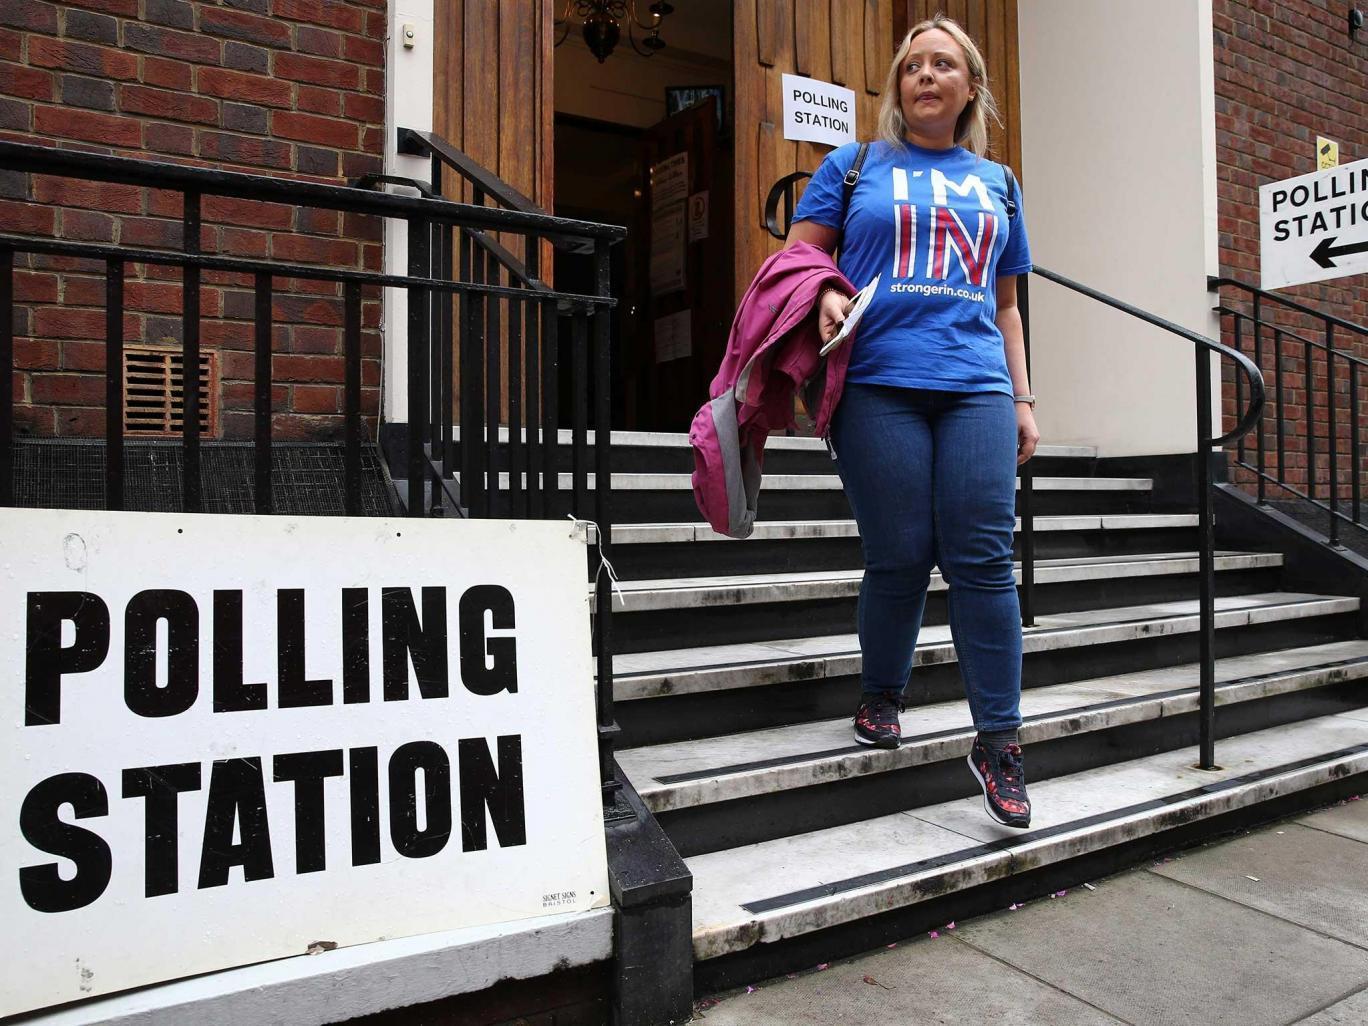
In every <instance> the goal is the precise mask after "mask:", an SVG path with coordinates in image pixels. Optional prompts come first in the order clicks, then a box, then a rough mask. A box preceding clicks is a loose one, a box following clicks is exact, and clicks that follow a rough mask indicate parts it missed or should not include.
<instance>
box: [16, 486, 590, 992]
mask: <svg viewBox="0 0 1368 1026" xmlns="http://www.w3.org/2000/svg"><path fill="white" fill-rule="evenodd" d="M585 565H586V563H585V545H584V539H583V535H582V533H580V532H579V531H577V529H576V527H575V526H574V525H571V524H569V523H554V522H552V523H533V522H525V521H522V522H508V521H483V522H481V521H457V522H452V521H414V520H391V519H341V518H337V519H334V518H321V517H320V518H291V517H252V516H233V517H219V516H207V515H200V516H190V515H180V514H146V513H105V512H90V511H59V510H4V511H3V512H2V513H0V567H3V576H0V624H3V625H4V627H3V631H0V668H3V674H4V687H3V688H2V689H0V714H2V716H3V719H0V731H3V744H0V922H3V923H4V929H3V931H0V937H2V938H3V939H0V964H3V965H4V967H5V968H4V972H3V973H0V1016H5V1015H12V1014H14V1013H17V1012H23V1011H27V1010H30V1009H34V1008H41V1007H45V1006H48V1005H52V1004H57V1003H60V1002H66V1001H72V1000H75V999H79V998H83V997H87V996H89V995H93V994H103V993H108V992H111V991H116V990H121V989H124V988H128V987H134V986H139V985H142V984H147V983H152V982H156V981H161V980H167V979H172V978H175V977H179V976H186V975H190V974H193V973H202V972H206V971H210V970H215V969H221V968H225V967H229V966H235V965H241V964H244V963H249V962H259V961H263V960H266V959H272V958H280V957H284V956H288V955H303V954H305V953H316V952H319V951H327V950H329V949H331V948H332V947H335V946H338V945H349V944H359V943H363V942H366V941H373V940H379V939H382V938H390V937H398V936H405V935H412V934H419V933H428V932H434V931H439V930H447V929H454V928H457V927H461V926H467V925H476V924H483V923H491V922H498V921H504V920H510V919H517V918H521V917H527V916H534V915H543V914H547V913H549V912H567V911H575V910H582V909H588V908H592V907H595V906H601V905H606V904H607V903H608V900H609V898H608V892H607V866H606V858H605V849H604V837H603V819H602V811H601V805H600V798H599V787H598V764H597V757H596V731H595V720H594V706H593V687H594V680H593V664H592V662H591V659H590V646H589V608H588V603H587V602H586V597H585ZM323 957H326V955H324V956H323Z"/></svg>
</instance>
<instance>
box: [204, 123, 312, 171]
mask: <svg viewBox="0 0 1368 1026" xmlns="http://www.w3.org/2000/svg"><path fill="white" fill-rule="evenodd" d="M200 156H202V157H208V158H210V159H212V160H215V161H220V162H223V163H226V164H246V165H250V166H252V167H272V168H280V169H287V168H289V166H290V157H291V152H290V147H289V145H288V144H287V143H283V142H279V141H277V140H275V139H263V138H261V137H259V136H254V135H233V134H230V133H226V132H202V133H201V134H200Z"/></svg>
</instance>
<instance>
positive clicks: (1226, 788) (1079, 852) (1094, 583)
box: [612, 433, 1368, 994]
mask: <svg viewBox="0 0 1368 1026" xmlns="http://www.w3.org/2000/svg"><path fill="white" fill-rule="evenodd" d="M613 442H614V444H613V472H614V481H613V487H614V490H615V494H614V499H613V510H614V516H613V520H614V529H613V547H612V558H613V562H614V564H615V567H616V569H617V571H618V574H619V576H620V577H621V578H622V594H621V596H620V598H618V599H616V600H615V602H614V620H613V634H614V651H615V653H616V655H615V660H614V671H615V674H616V680H615V698H616V715H617V720H618V722H619V724H620V725H621V728H622V734H621V737H620V739H619V764H620V766H621V768H622V769H623V771H624V772H625V773H626V775H627V777H628V778H629V779H630V781H631V783H632V785H633V786H634V787H635V789H636V790H637V791H638V792H639V794H640V795H641V798H642V800H643V801H644V802H645V804H646V805H647V806H648V807H649V808H650V809H651V810H652V811H653V812H654V813H655V815H656V817H657V819H658V821H659V822H660V824H661V826H662V827H663V828H664V830H665V831H666V833H667V834H668V835H669V837H670V839H671V840H672V841H673V843H674V845H675V846H676V848H677V849H678V850H679V852H680V854H681V855H682V856H684V858H685V860H686V862H687V864H688V866H689V868H690V870H691V871H692V873H693V876H694V892H693V948H694V958H695V986H696V991H697V993H699V994H703V993H706V992H708V991H710V990H716V989H719V988H722V987H726V986H730V985H734V984H736V983H741V982H747V981H750V980H755V979H759V978H762V977H765V976H769V975H774V974H777V973H781V972H785V971H791V970H793V969H797V968H802V967H808V966H811V965H814V964H816V963H818V962H823V961H828V960H830V959H832V958H835V957H839V956H841V955H844V954H848V953H853V952H855V951H859V950H864V949H868V948H871V947H874V946H876V945H878V944H882V943H888V942H891V941H893V940H896V939H898V938H899V937H905V936H908V935H909V934H912V933H915V932H919V931H921V930H924V929H928V928H934V927H935V926H939V925H943V924H945V923H947V922H949V921H951V920H953V919H955V918H957V917H961V918H962V917H966V916H969V915H973V914H978V913H981V912H984V911H987V910H989V909H994V908H1001V907H1006V906H1007V905H1009V904H1010V903H1011V902H1013V901H1017V900H1026V899H1027V898H1030V897H1034V896H1036V895H1040V894H1044V893H1047V892H1048V891H1050V890H1053V889H1055V888H1057V887H1060V886H1068V885H1070V884H1072V883H1077V882H1079V881H1081V880H1085V879H1088V878H1089V877H1090V876H1094V875H1099V874H1100V873H1101V872H1109V871H1111V870H1113V869H1116V868H1119V867H1120V866H1122V865H1127V864H1132V863H1134V862H1136V861H1140V860H1142V859H1144V858H1146V857H1147V856H1148V855H1149V854H1150V853H1152V852H1154V851H1159V850H1164V849H1166V848H1172V847H1176V846H1178V845H1181V844H1185V843H1191V842H1192V841H1194V840H1197V839H1199V838H1201V837H1205V836H1209V835H1211V834H1214V833H1218V832H1223V831H1226V830H1230V829H1234V828H1236V827H1238V826H1240V825H1243V824H1244V823H1246V822H1252V821H1255V820H1258V819H1262V818H1267V817H1269V816H1273V815H1278V814H1282V813H1284V812H1286V811H1290V810H1292V809H1295V808H1297V807H1300V806H1301V805H1305V804H1311V803H1313V802H1315V801H1318V800H1325V799H1326V798H1327V797H1328V796H1329V797H1334V796H1338V791H1336V789H1337V788H1338V789H1341V790H1342V789H1343V788H1345V787H1347V786H1350V785H1357V784H1361V782H1362V781H1363V780H1364V779H1368V777H1364V776H1361V775H1364V774H1368V684H1365V678H1368V640H1362V633H1363V632H1362V630H1361V628H1360V624H1361V622H1362V620H1361V616H1360V610H1359V600H1358V599H1357V598H1354V597H1345V596H1339V595H1333V594H1309V593H1306V592H1304V591H1293V590H1286V589H1285V588H1284V587H1283V577H1284V567H1283V562H1284V557H1283V555H1282V554H1280V553H1278V552H1233V551H1220V552H1218V555H1217V561H1216V571H1217V595H1218V600H1217V614H1216V654H1217V660H1218V661H1217V665H1216V678H1217V686H1218V695H1217V702H1218V709H1217V721H1216V722H1217V736H1218V737H1219V738H1222V739H1223V740H1220V741H1219V742H1218V744H1217V747H1216V755H1217V762H1218V763H1219V765H1220V767H1221V768H1220V769H1218V770H1214V771H1203V770H1200V769H1197V768H1194V767H1195V763H1196V761H1197V749H1196V745H1197V737H1198V734H1197V732H1198V726H1197V709H1198V694H1197V681H1198V667H1197V662H1196V661H1197V658H1198V641H1199V639H1198V634H1197V630H1198V616H1197V610H1198V606H1197V576H1196V574H1197V566H1198V563H1197V552H1196V524H1197V518H1196V516H1195V514H1193V513H1192V512H1190V511H1189V510H1183V509H1173V508H1161V507H1163V506H1164V505H1165V504H1164V503H1160V502H1158V501H1156V500H1155V498H1154V496H1153V494H1152V488H1153V482H1152V481H1151V480H1150V479H1147V478H1141V477H1130V476H1127V477H1109V476H1106V473H1105V470H1104V469H1103V468H1102V466H1101V464H1100V462H1099V461H1098V460H1097V459H1096V455H1095V453H1093V452H1092V451H1090V450H1086V449H1079V448H1061V447H1048V446H1047V447H1044V448H1043V449H1042V450H1041V452H1040V454H1039V455H1038V456H1037V458H1036V462H1035V473H1036V475H1037V476H1036V479H1035V481H1036V509H1037V514H1036V551H1037V566H1036V607H1037V612H1036V618H1037V619H1036V624H1035V626H1033V627H1030V628H1027V630H1026V633H1025V639H1024V678H1023V679H1024V684H1023V694H1022V714H1023V717H1024V719H1025V723H1024V725H1023V727H1022V730H1021V739H1022V743H1023V745H1024V747H1025V751H1026V770H1027V780H1028V782H1029V784H1030V788H1031V797H1032V801H1033V805H1034V818H1033V823H1032V826H1031V829H1030V830H1028V831H1014V830H1011V829H1008V828H1006V827H1002V826H999V825H998V824H997V823H995V822H994V821H992V820H990V819H989V818H988V816H987V814H986V813H985V811H984V809H983V800H982V797H981V795H980V793H979V791H978V789H977V786H976V784H975V781H974V779H973V777H972V775H971V773H970V771H969V768H968V766H966V765H965V755H966V754H967V752H968V747H969V744H970V741H971V739H972V737H973V727H972V724H971V721H970V718H969V712H968V706H967V703H966V702H965V700H964V697H963V688H962V684H961V682H960V679H959V675H958V670H957V667H956V662H955V651H954V648H953V645H952V644H951V641H950V633H949V627H948V625H947V618H946V610H945V601H944V598H945V585H944V583H943V582H942V581H941V580H940V579H939V578H933V581H932V585H931V594H930V595H929V597H928V602H927V607H926V615H925V621H924V626H923V629H922V632H921V636H920V639H919V642H918V647H917V653H916V665H915V668H914V670H913V673H912V679H911V683H910V685H909V687H908V690H907V694H906V698H907V701H908V705H909V708H908V710H907V712H906V713H905V714H904V716H903V734H904V741H903V745H902V747H901V748H900V749H898V750H896V751H881V750H872V749H869V748H866V747H863V746H860V745H857V744H856V743H855V741H854V738H853V736H852V733H851V730H850V716H851V714H852V712H853V709H854V706H855V704H856V699H857V696H858V693H859V670H860V651H859V642H858V639H857V637H856V636H855V633H854V623H855V606H856V597H857V594H858V591H859V585H860V579H861V572H862V571H861V559H860V549H859V538H858V535H857V532H856V528H855V524H854V521H853V519H852V518H851V514H850V512H849V509H848V507H847V506H846V504H845V500H844V496H843V493H842V492H841V488H840V482H839V479H838V478H837V477H836V475H835V468H834V466H833V465H832V463H831V462H830V459H829V457H828V456H827V453H826V450H825V448H824V447H823V446H822V445H821V443H820V442H819V441H816V440H813V439H805V438H774V439H772V440H771V443H770V445H769V447H768V448H767V450H766V476H765V481H764V486H763V489H762V492H761V498H760V517H761V520H760V522H759V523H758V525H757V527H756V530H755V533H754V535H753V536H752V537H751V538H749V539H747V540H745V541H739V542H738V541H734V540H731V539H726V538H721V537H719V536H717V535H715V534H714V533H713V532H712V531H711V530H710V529H709V528H708V527H707V526H706V525H703V524H701V523H700V522H699V516H698V513H697V511H696V509H695V507H694V504H693V498H692V493H691V490H690V485H689V471H690V470H691V467H692V462H691V461H692V457H691V454H690V451H689V448H688V444H687V441H686V439H685V438H684V437H683V436H681V435H642V434H630V433H623V434H615V435H614V439H613ZM1346 590H1348V589H1346ZM1356 776H1357V777H1358V779H1357V780H1353V779H1350V778H1354V777H1356ZM1330 792H1335V793H1334V794H1333V795H1331V794H1330Z"/></svg>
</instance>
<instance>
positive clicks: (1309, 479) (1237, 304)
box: [1207, 278, 1368, 545]
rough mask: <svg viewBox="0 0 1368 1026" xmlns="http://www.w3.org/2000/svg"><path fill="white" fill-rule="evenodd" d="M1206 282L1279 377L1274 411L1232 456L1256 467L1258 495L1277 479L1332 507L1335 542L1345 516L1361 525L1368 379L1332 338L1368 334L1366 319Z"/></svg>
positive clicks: (1363, 365)
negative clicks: (1363, 401)
mask: <svg viewBox="0 0 1368 1026" xmlns="http://www.w3.org/2000/svg"><path fill="white" fill-rule="evenodd" d="M1207 286H1208V288H1209V289H1211V291H1213V292H1215V293H1216V294H1217V305H1216V310H1217V311H1218V312H1219V313H1220V315H1221V318H1222V322H1223V326H1224V333H1225V337H1226V338H1228V339H1229V340H1230V342H1231V345H1232V346H1233V347H1234V349H1235V350H1237V351H1239V352H1245V353H1248V354H1249V356H1250V357H1251V358H1252V360H1253V361H1254V363H1255V364H1257V365H1258V366H1259V368H1260V369H1261V370H1266V371H1267V372H1268V374H1269V376H1270V377H1272V379H1273V396H1274V400H1273V407H1272V409H1271V411H1270V415H1269V416H1265V417H1260V418H1259V422H1258V430H1257V432H1256V433H1255V436H1254V444H1253V445H1252V446H1250V445H1248V444H1247V443H1246V441H1245V440H1244V439H1243V438H1241V439H1240V442H1239V445H1238V446H1237V448H1236V450H1235V463H1236V465H1237V466H1239V467H1241V468H1243V469H1244V470H1245V471H1247V472H1249V473H1250V474H1252V475H1253V476H1254V488H1255V490H1256V492H1257V494H1258V501H1259V503H1260V504H1264V503H1266V502H1267V501H1268V498H1269V496H1268V487H1269V486H1270V485H1271V486H1273V489H1274V492H1275V495H1274V497H1275V498H1286V496H1288V495H1291V496H1295V497H1296V498H1297V499H1300V500H1303V501H1305V502H1309V503H1311V504H1312V505H1313V506H1315V507H1317V508H1319V509H1320V510H1321V511H1323V512H1324V513H1326V514H1327V515H1328V520H1329V524H1328V528H1327V531H1326V534H1327V537H1328V540H1329V542H1330V544H1331V545H1339V543H1340V525H1341V524H1342V523H1349V524H1356V525H1359V526H1363V524H1364V520H1363V474H1364V466H1363V456H1362V452H1361V447H1362V436H1363V430H1364V424H1363V418H1362V417H1361V416H1360V412H1359V410H1360V396H1359V392H1360V387H1361V386H1363V387H1368V360H1364V359H1362V358H1361V357H1358V356H1355V355H1353V354H1352V353H1348V352H1345V351H1344V350H1342V349H1337V348H1336V345H1337V343H1338V340H1344V341H1346V342H1348V341H1351V340H1362V339H1365V338H1368V327H1365V326H1364V325H1361V324H1354V323H1353V322H1351V321H1347V320H1344V319H1343V318H1340V317H1333V316H1331V315H1329V314H1326V313H1324V312H1323V311H1319V310H1316V309H1314V308H1313V307H1310V306H1306V305H1305V304H1303V303H1299V302H1297V301H1295V300H1291V299H1288V298H1286V297H1284V296H1279V295H1275V294H1274V293H1271V292H1266V291H1264V290H1263V289H1259V288H1255V287H1254V286H1253V285H1248V284H1246V283H1244V282H1242V281H1238V280H1236V279H1234V278H1211V279H1209V280H1208V283H1207ZM1223 289H1224V290H1227V291H1226V292H1225V293H1223V292H1222V290H1223ZM1227 297H1229V298H1227ZM1313 335H1315V336H1317V337H1314V338H1313V337H1312V336H1313ZM1243 386H1244V382H1243V381H1241V380H1240V379H1238V378H1237V379H1236V381H1235V402H1236V405H1237V406H1239V405H1241V404H1242V403H1243V396H1244V388H1243ZM1291 411H1295V412H1291ZM1321 411H1324V413H1325V419H1324V428H1325V430H1324V431H1323V432H1321V431H1320V430H1319V428H1320V419H1319V414H1320V413H1321ZM1270 422H1271V423H1270ZM1270 434H1272V436H1273V438H1272V440H1271V441H1270V439H1269V438H1268V436H1269V435H1270ZM1289 435H1290V436H1291V437H1290V438H1289ZM1318 435H1319V436H1320V437H1321V438H1322V439H1323V445H1321V446H1317V444H1316V440H1317V436H1318ZM1251 450H1252V454H1251ZM1298 450H1300V451H1299V452H1298ZM1251 457H1252V458H1251ZM1294 457H1304V461H1305V462H1304V463H1303V462H1302V460H1301V459H1294ZM1322 464H1323V465H1324V467H1325V481H1324V482H1323V484H1324V487H1323V488H1322V487H1321V485H1322V482H1321V481H1320V480H1319V477H1320V473H1319V468H1320V466H1321V465H1322ZM1346 492H1347V494H1346Z"/></svg>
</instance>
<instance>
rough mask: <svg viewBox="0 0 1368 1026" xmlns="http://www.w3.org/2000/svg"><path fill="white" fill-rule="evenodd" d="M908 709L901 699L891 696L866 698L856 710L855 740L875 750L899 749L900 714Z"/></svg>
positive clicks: (879, 695)
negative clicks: (871, 746)
mask: <svg viewBox="0 0 1368 1026" xmlns="http://www.w3.org/2000/svg"><path fill="white" fill-rule="evenodd" d="M906 708H907V706H905V705H903V702H902V699H901V698H894V697H893V696H892V695H889V694H878V695H866V696H864V699H863V701H861V702H860V707H859V708H858V709H856V710H855V740H856V741H858V742H860V744H862V745H873V746H874V747H875V748H897V747H898V745H899V744H900V743H901V742H902V725H901V724H899V723H898V713H900V712H902V711H903V710H904V709H906Z"/></svg>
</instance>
